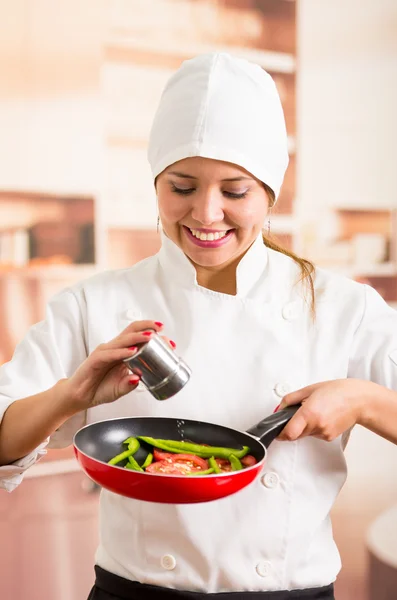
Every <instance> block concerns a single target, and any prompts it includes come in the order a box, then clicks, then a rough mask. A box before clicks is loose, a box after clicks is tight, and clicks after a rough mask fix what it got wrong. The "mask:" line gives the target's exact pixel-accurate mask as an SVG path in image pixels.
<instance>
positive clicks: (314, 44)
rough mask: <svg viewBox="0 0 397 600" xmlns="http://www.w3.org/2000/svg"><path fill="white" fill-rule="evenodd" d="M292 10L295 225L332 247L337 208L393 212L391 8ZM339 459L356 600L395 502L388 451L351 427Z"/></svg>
mask: <svg viewBox="0 0 397 600" xmlns="http://www.w3.org/2000/svg"><path fill="white" fill-rule="evenodd" d="M298 7H299V9H298V73H299V77H298V81H297V106H298V108H297V123H298V137H297V157H298V171H297V196H298V197H297V203H296V206H297V212H298V215H299V219H300V222H301V223H303V224H307V223H309V222H312V223H316V224H317V229H318V228H320V232H321V233H320V235H322V236H323V237H326V236H329V237H330V239H332V237H333V236H336V235H337V234H338V230H337V218H336V213H335V209H336V208H340V207H342V208H349V207H353V208H355V209H359V210H358V213H357V214H358V215H359V214H360V209H365V208H370V209H373V208H387V209H393V208H394V209H396V208H397V170H396V168H395V156H396V154H397V136H396V132H397V111H396V106H397V67H396V65H397V35H396V31H397V3H396V2H395V0H380V1H378V2H374V1H370V0H363V1H359V0H332V1H329V0H300V2H299V5H298ZM393 157H394V158H393ZM355 222H356V224H357V223H360V221H359V219H357V217H356V221H355ZM393 235H394V236H396V235H397V233H396V232H394V234H393ZM304 241H305V240H303V242H304ZM302 246H303V247H307V244H306V245H305V244H304V243H303V244H302ZM346 458H347V462H348V466H349V478H348V482H347V484H346V486H345V488H344V489H343V491H342V493H341V495H340V497H339V499H338V501H337V504H336V506H335V509H334V528H335V535H336V539H337V541H338V543H339V547H340V549H341V553H342V559H343V564H344V570H343V571H342V575H341V582H343V586H344V587H343V589H342V588H341V596H340V597H341V598H342V599H343V598H344V596H343V594H347V595H346V598H347V599H349V600H350V598H357V599H359V600H363V599H364V598H366V583H365V568H366V550H365V536H366V532H367V528H368V526H369V524H370V522H371V521H372V520H373V519H374V518H375V516H376V515H378V514H379V513H380V512H381V511H383V510H384V509H385V508H386V507H387V506H390V505H393V504H396V503H397V479H396V476H395V474H396V473H397V447H396V446H393V445H392V444H390V443H388V442H386V441H385V440H383V439H381V438H379V437H377V436H375V435H374V434H372V433H370V432H368V431H367V430H364V429H363V428H360V427H358V428H356V429H355V430H354V432H353V435H352V437H351V440H350V443H349V445H348V447H347V451H346ZM338 597H339V596H338Z"/></svg>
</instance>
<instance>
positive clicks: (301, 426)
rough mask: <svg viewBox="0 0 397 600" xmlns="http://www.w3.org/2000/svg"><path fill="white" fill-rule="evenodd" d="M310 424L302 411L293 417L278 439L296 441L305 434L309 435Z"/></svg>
mask: <svg viewBox="0 0 397 600" xmlns="http://www.w3.org/2000/svg"><path fill="white" fill-rule="evenodd" d="M307 429H308V423H307V421H306V418H305V416H304V413H303V411H302V409H299V410H298V412H297V413H296V414H295V415H294V416H293V417H292V419H291V420H290V421H289V422H288V423H287V425H286V426H285V427H284V429H283V430H282V432H281V433H280V435H279V436H278V437H277V439H278V440H280V441H290V442H292V441H295V440H297V439H298V438H299V437H302V436H303V434H305V435H308V431H307Z"/></svg>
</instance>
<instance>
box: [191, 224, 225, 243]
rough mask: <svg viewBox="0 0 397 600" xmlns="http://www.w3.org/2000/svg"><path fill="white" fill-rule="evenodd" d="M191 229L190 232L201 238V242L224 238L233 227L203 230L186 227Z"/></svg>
mask: <svg viewBox="0 0 397 600" xmlns="http://www.w3.org/2000/svg"><path fill="white" fill-rule="evenodd" d="M186 229H188V230H189V231H190V233H191V234H192V235H193V236H194V237H195V238H197V239H198V240H200V241H201V242H214V241H216V240H221V239H222V238H224V237H225V236H226V235H227V234H228V233H230V231H232V229H224V230H222V231H209V230H207V231H202V230H200V229H190V227H186Z"/></svg>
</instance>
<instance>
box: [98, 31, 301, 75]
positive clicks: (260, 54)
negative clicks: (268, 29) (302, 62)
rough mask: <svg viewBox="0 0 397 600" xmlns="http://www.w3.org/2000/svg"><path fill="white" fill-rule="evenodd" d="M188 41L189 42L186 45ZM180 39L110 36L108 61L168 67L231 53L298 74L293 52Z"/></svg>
mask: <svg viewBox="0 0 397 600" xmlns="http://www.w3.org/2000/svg"><path fill="white" fill-rule="evenodd" d="M185 44H186V45H185ZM185 44H184V42H183V41H182V42H181V41H180V40H179V39H175V40H171V39H169V40H167V46H164V45H162V43H161V41H160V42H157V41H156V40H155V39H152V38H150V39H148V40H143V39H142V38H137V37H135V36H134V35H128V36H125V37H124V38H123V39H121V38H120V36H118V35H114V34H113V35H108V36H107V37H106V39H105V42H104V54H105V60H106V61H110V62H116V63H127V64H128V63H131V64H135V65H136V64H144V65H147V66H152V67H153V66H154V65H158V66H164V67H168V68H171V69H172V68H177V67H178V66H180V64H181V63H182V62H183V61H184V60H188V59H189V58H193V57H194V56H196V55H197V54H206V53H208V52H228V53H229V54H233V55H234V56H238V57H240V58H245V59H247V60H249V61H252V62H254V63H257V64H259V65H260V66H261V67H263V68H264V69H266V70H267V71H270V72H274V73H295V70H296V60H295V56H294V55H293V54H289V53H284V52H271V51H268V50H260V49H256V48H244V47H239V46H228V45H221V44H219V45H217V44H204V43H194V42H193V43H185Z"/></svg>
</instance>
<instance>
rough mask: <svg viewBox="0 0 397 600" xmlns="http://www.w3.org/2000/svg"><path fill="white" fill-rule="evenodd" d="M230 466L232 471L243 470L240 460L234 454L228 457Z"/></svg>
mask: <svg viewBox="0 0 397 600" xmlns="http://www.w3.org/2000/svg"><path fill="white" fill-rule="evenodd" d="M230 464H231V465H232V471H241V469H242V468H243V465H242V464H241V461H240V459H239V458H237V456H235V455H234V454H231V455H230Z"/></svg>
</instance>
